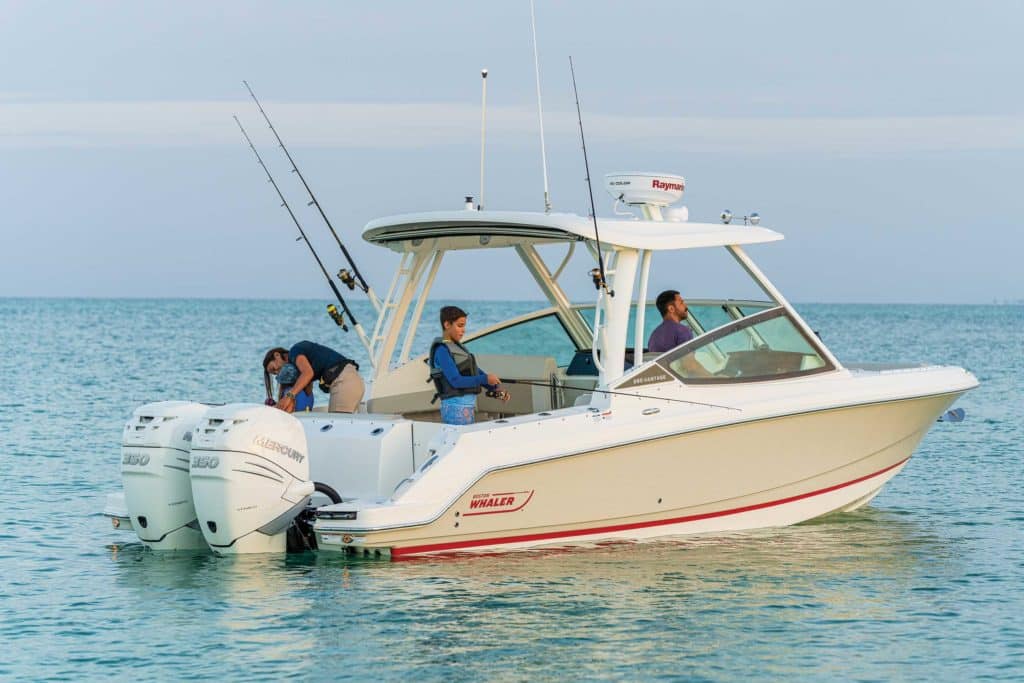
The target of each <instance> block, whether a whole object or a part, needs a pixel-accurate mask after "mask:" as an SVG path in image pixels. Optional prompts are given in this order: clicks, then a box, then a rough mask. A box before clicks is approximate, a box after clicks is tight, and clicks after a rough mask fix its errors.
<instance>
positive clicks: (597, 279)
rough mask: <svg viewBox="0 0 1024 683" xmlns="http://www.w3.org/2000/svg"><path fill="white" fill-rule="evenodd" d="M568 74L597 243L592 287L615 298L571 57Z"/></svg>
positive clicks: (570, 58)
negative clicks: (606, 271) (608, 276)
mask: <svg viewBox="0 0 1024 683" xmlns="http://www.w3.org/2000/svg"><path fill="white" fill-rule="evenodd" d="M569 73H571V74H572V92H573V94H574V95H575V96H576V120H577V121H579V124H580V142H581V143H582V144H583V168H584V169H586V171H587V192H589V193H590V217H591V218H593V219H594V241H595V242H597V265H598V271H597V272H596V273H595V272H593V271H591V273H590V275H591V277H592V278H593V279H594V287H596V288H597V289H598V290H601V289H603V290H604V291H606V292H608V296H615V290H612V289H608V283H607V282H606V281H605V279H604V252H603V251H602V249H601V236H600V235H599V234H598V233H597V210H596V209H595V208H594V188H593V187H592V186H591V184H590V162H589V161H587V140H586V138H585V137H583V114H581V113H580V91H579V90H577V89H576V69H575V68H573V65H572V55H569Z"/></svg>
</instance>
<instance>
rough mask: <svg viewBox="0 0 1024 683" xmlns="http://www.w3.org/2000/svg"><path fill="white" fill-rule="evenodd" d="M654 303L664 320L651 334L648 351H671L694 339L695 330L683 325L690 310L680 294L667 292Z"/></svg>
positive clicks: (671, 290)
mask: <svg viewBox="0 0 1024 683" xmlns="http://www.w3.org/2000/svg"><path fill="white" fill-rule="evenodd" d="M654 303H655V305H656V306H657V307H658V313H661V318H662V320H661V324H660V325H658V326H657V327H655V328H654V331H653V332H651V337H650V339H648V341H647V350H648V351H655V352H658V353H661V352H663V351H670V350H672V349H674V348H676V347H677V346H679V345H680V344H685V343H686V342H688V341H690V340H691V339H693V330H691V329H690V327H689V326H688V325H685V324H684V323H683V321H684V320H686V315H687V313H688V309H687V308H686V302H685V301H683V297H681V296H680V295H679V292H677V291H676V290H674V289H668V290H665V291H664V292H662V293H661V294H659V295H658V298H657V299H656V300H655V302H654Z"/></svg>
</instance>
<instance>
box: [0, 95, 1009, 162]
mask: <svg viewBox="0 0 1024 683" xmlns="http://www.w3.org/2000/svg"><path fill="white" fill-rule="evenodd" d="M266 107H267V109H268V111H269V112H270V114H271V116H272V117H273V119H274V121H275V123H276V125H277V127H278V129H279V131H281V132H282V134H283V135H284V136H285V137H286V140H287V141H288V142H289V143H291V144H293V145H297V146H298V145H313V146H317V147H341V148H343V147H359V148H375V147H377V148H401V147H430V146H445V145H450V144H459V143H467V142H469V143H471V144H475V143H476V140H477V137H476V136H477V135H478V132H479V125H480V111H479V108H478V107H477V106H475V105H470V104H462V103H416V104H394V103H387V104H374V103H276V102H267V103H266ZM235 113H238V114H239V115H240V117H241V118H242V120H243V122H244V123H245V124H246V125H247V126H248V127H250V134H255V135H256V138H257V140H259V139H260V138H261V136H262V135H263V133H264V132H265V128H264V124H263V122H262V121H261V120H260V119H259V117H258V115H256V114H254V112H253V105H252V103H251V102H248V101H230V102H209V101H200V102H189V101H170V102H158V101H150V102H24V101H22V102H6V101H3V98H0V146H4V147H118V146H146V145H150V146H153V145H155V146H168V145H169V146H204V145H225V144H232V145H234V144H238V142H239V140H240V136H239V133H238V130H237V129H236V127H235V125H234V121H232V119H231V115H232V114H235ZM487 121H488V137H489V139H490V140H491V141H492V144H502V143H509V142H518V141H519V138H520V137H525V136H534V135H536V130H537V118H536V111H535V110H533V109H532V108H530V107H493V108H490V109H489V110H488V112H487ZM585 123H586V126H587V133H588V136H593V137H595V138H608V139H614V140H616V141H619V142H629V143H642V144H654V145H660V146H663V147H665V148H669V149H681V150H708V151H713V150H718V151H732V150H742V151H744V152H747V153H759V152H760V153H774V152H780V151H789V152H793V151H824V152H836V153H859V154H884V153H891V152H920V151H932V150H945V151H949V150H993V149H1001V150H1006V149H1021V148H1024V116H1012V115H991V116H984V115H962V116H942V115H936V116H873V117H770V118H759V117H742V118H737V117H714V118H712V117H687V116H658V117H651V116H628V115H623V114H601V113H591V114H585ZM545 126H546V128H547V130H548V132H549V133H550V134H553V135H575V130H576V121H575V116H574V112H573V113H570V112H558V111H555V112H550V113H547V114H546V118H545ZM264 141H266V140H264Z"/></svg>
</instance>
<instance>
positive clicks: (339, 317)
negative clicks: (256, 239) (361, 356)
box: [232, 116, 369, 349]
mask: <svg viewBox="0 0 1024 683" xmlns="http://www.w3.org/2000/svg"><path fill="white" fill-rule="evenodd" d="M232 118H234V119H235V123H237V124H238V129H239V130H241V131H242V135H243V136H244V137H245V141H246V142H247V143H249V148H250V149H251V150H252V153H253V154H255V155H256V161H257V162H259V165H260V167H262V168H263V172H264V173H266V174H267V180H268V181H270V184H271V185H273V186H274V190H275V191H276V192H277V196H278V197H279V198H280V199H281V206H283V207H284V208H285V209H286V210H287V211H288V215H289V216H291V219H292V222H293V223H295V227H296V228H298V229H299V237H298V238H297V239H296V241H299V240H302V241H304V242H305V243H306V246H307V247H309V252H310V253H311V254H312V255H313V259H314V260H316V264H317V265H318V266H319V267H320V272H321V273H323V274H324V278H326V279H327V284H328V285H330V287H331V291H333V292H334V296H335V297H336V298H337V299H338V303H339V304H340V305H341V308H342V311H343V312H342V311H339V310H338V307H337V306H335V305H334V304H327V315H329V316H330V317H331V320H333V321H334V323H335V324H336V325H338V327H340V328H341V329H343V330H344V331H346V332H348V324H347V323H346V322H345V316H348V319H349V320H351V321H352V326H353V327H355V329H356V333H357V334H358V335H359V338H360V339H361V340H362V342H363V344H364V345H365V346H366V348H367V349H369V341H368V340H367V338H366V332H365V331H364V330H363V326H362V325H360V324H359V322H358V321H357V320H356V317H355V316H354V315H353V314H352V310H351V309H350V308H349V307H348V304H347V303H345V297H343V296H342V295H341V291H340V290H339V289H338V286H337V285H335V284H334V280H332V279H331V276H330V274H329V273H328V272H327V268H326V267H325V266H324V262H323V261H321V260H320V256H319V254H317V253H316V249H315V248H313V243H312V242H310V241H309V237H307V236H306V231H305V230H303V229H302V224H301V223H299V219H298V218H296V217H295V212H294V211H292V207H291V206H290V205H289V204H288V200H287V199H285V198H284V194H282V193H281V188H280V187H278V185H277V183H276V182H275V181H274V176H272V175H271V174H270V169H268V168H267V165H266V164H265V163H263V157H261V156H260V153H259V152H258V151H256V146H255V145H254V144H253V143H252V139H251V138H250V137H249V134H248V133H247V132H246V131H245V127H244V126H243V125H242V122H241V121H239V120H238V117H237V116H233V117H232Z"/></svg>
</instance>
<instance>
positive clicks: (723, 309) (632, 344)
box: [575, 299, 775, 350]
mask: <svg viewBox="0 0 1024 683" xmlns="http://www.w3.org/2000/svg"><path fill="white" fill-rule="evenodd" d="M774 306H775V304H774V303H770V302H767V301H748V300H736V299H687V300H686V308H687V309H688V312H689V314H688V315H687V318H686V321H685V322H686V324H687V325H689V326H690V328H691V329H693V335H694V336H695V337H697V336H700V335H702V334H704V333H705V332H707V331H709V330H713V329H715V328H716V327H721V326H722V325H725V324H727V323H730V322H732V321H734V320H739V319H740V318H744V317H746V316H748V315H753V314H755V313H760V312H761V311H765V310H767V309H769V308H773V307H774ZM575 308H577V309H578V310H579V311H580V313H582V314H583V318H584V319H585V320H586V321H587V325H588V326H590V325H591V324H592V323H593V322H594V305H593V304H588V305H582V306H576V307H575ZM661 320H662V318H661V313H658V307H657V306H655V305H654V303H653V302H650V301H649V302H648V303H647V308H646V309H645V310H644V338H643V340H642V343H643V346H644V350H646V349H647V340H648V339H650V338H651V333H652V332H654V328H656V327H657V326H658V325H660V324H661ZM626 330H627V332H626V346H627V347H628V348H636V340H635V339H634V338H633V337H634V332H635V330H636V305H635V304H634V305H633V306H632V307H631V308H630V309H629V324H628V327H627V328H626Z"/></svg>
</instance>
